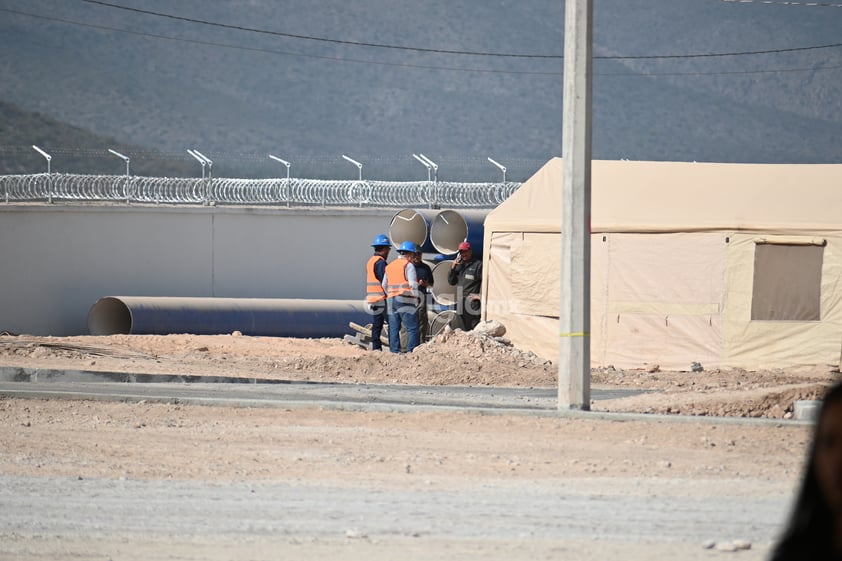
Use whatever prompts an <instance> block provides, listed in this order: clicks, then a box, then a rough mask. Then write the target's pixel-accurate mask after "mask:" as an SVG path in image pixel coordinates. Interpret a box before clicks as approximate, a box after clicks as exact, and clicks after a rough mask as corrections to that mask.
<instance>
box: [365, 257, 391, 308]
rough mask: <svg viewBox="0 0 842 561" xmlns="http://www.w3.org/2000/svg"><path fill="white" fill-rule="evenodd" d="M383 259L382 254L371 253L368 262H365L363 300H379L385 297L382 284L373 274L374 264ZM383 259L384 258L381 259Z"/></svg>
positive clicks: (372, 301) (371, 301)
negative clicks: (364, 292)
mask: <svg viewBox="0 0 842 561" xmlns="http://www.w3.org/2000/svg"><path fill="white" fill-rule="evenodd" d="M381 259H383V256H382V255H372V256H371V259H369V260H368V263H366V264H365V272H366V294H365V301H366V302H370V303H372V304H373V303H375V302H380V301H382V300H385V299H386V293H385V292H383V285H382V284H381V283H380V281H379V280H377V276H376V275H375V274H374V264H375V263H377V262H378V261H380V260H381ZM383 261H385V259H383Z"/></svg>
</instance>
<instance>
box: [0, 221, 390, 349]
mask: <svg viewBox="0 0 842 561" xmlns="http://www.w3.org/2000/svg"><path fill="white" fill-rule="evenodd" d="M394 214H395V211H394V210H383V209H378V210H373V209H359V210H344V209H322V208H319V209H275V208H231V207H157V206H99V205H97V206H93V205H91V206H70V205H57V204H54V205H47V204H43V205H18V204H11V205H2V204H0V331H4V330H5V331H11V332H13V333H21V334H24V333H28V334H32V335H55V336H65V335H84V334H87V314H88V310H89V309H90V307H91V306H92V305H93V304H94V303H95V302H96V301H97V300H98V299H99V298H102V297H104V296H217V297H230V298H329V299H355V298H360V299H362V298H363V297H364V294H365V276H364V263H365V261H366V260H367V259H368V257H369V255H370V254H371V247H370V244H371V240H372V239H373V238H374V236H375V235H377V234H381V233H384V234H387V233H388V227H389V221H390V220H391V218H392V216H393V215H394Z"/></svg>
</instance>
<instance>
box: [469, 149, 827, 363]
mask: <svg viewBox="0 0 842 561" xmlns="http://www.w3.org/2000/svg"><path fill="white" fill-rule="evenodd" d="M591 178H592V179H591V185H592V187H591V194H592V203H591V214H592V220H591V229H592V231H591V260H592V263H591V326H590V328H591V338H590V346H591V361H592V366H607V365H614V366H615V367H618V368H620V367H622V368H640V367H646V366H651V365H654V364H657V365H659V366H660V367H661V368H669V369H679V370H686V369H689V368H690V367H691V364H692V363H693V362H698V363H700V364H702V366H703V367H704V368H706V369H710V368H717V367H718V368H745V369H749V370H753V369H760V368H784V367H793V366H805V365H822V364H827V365H838V364H839V359H840V348H842V165H835V164H830V165H783V164H774V165H768V164H714V163H682V162H630V161H594V162H593V163H592V174H591ZM562 188H563V185H562V161H561V159H560V158H555V159H553V160H551V161H549V162H548V163H547V164H546V165H545V166H544V167H543V168H541V169H540V170H539V171H538V172H537V173H536V174H535V175H534V176H533V177H532V178H530V179H529V180H528V181H527V182H526V183H525V184H524V185H523V186H521V188H520V189H519V190H518V191H517V192H516V193H514V194H513V195H512V196H511V197H510V198H509V199H508V200H506V201H505V202H504V203H503V204H501V205H500V206H499V207H498V208H496V209H495V210H493V211H491V212H490V213H489V214H488V216H487V217H486V220H485V236H484V247H483V254H484V257H483V259H484V274H483V303H484V311H483V314H484V317H485V319H495V320H498V321H500V322H502V323H503V324H504V325H505V326H506V328H507V330H508V331H507V335H506V336H507V337H509V338H510V339H511V340H512V342H513V343H514V344H515V345H516V346H518V347H520V348H523V349H528V350H531V351H533V352H535V353H536V354H538V355H540V356H542V357H545V358H548V359H552V360H555V359H557V357H558V346H559V343H558V332H559V320H558V318H559V305H560V304H559V303H560V291H561V286H560V279H559V277H560V268H561V267H560V263H561V249H560V248H561V227H562V224H561V189H562Z"/></svg>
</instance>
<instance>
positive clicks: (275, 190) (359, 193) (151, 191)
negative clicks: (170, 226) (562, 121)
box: [0, 173, 521, 208]
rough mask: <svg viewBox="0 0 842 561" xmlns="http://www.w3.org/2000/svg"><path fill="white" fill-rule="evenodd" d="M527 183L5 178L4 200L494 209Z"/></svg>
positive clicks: (0, 182) (0, 191)
mask: <svg viewBox="0 0 842 561" xmlns="http://www.w3.org/2000/svg"><path fill="white" fill-rule="evenodd" d="M520 186H521V183H516V182H505V183H456V182H443V181H404V182H399V181H368V180H360V181H354V180H325V179H295V178H280V179H226V178H216V177H213V178H210V177H209V178H172V177H140V176H128V175H79V174H59V173H39V174H31V175H2V176H0V197H2V200H4V201H5V202H6V203H10V202H22V201H36V202H37V201H46V202H50V203H53V202H57V201H90V202H121V203H125V204H131V203H146V204H148V203H155V204H160V203H165V204H200V205H210V204H214V205H217V204H222V205H274V206H355V207H401V208H406V207H417V206H422V207H428V208H440V207H445V206H446V207H449V208H494V207H496V206H497V205H499V204H500V203H501V202H503V201H504V200H506V199H507V198H508V197H509V196H510V195H511V194H512V193H514V192H515V191H517V189H518V188H519V187H520Z"/></svg>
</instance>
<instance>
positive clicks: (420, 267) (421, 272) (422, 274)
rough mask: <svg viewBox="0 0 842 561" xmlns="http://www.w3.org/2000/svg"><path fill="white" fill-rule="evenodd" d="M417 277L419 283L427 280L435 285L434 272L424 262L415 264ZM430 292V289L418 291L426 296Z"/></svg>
mask: <svg viewBox="0 0 842 561" xmlns="http://www.w3.org/2000/svg"><path fill="white" fill-rule="evenodd" d="M415 276H416V277H418V280H419V281H422V280H425V281H427V282H429V283H430V284H433V270H432V269H431V268H430V266H429V265H427V264H426V263H424V262H423V261H422V262H420V263H416V264H415ZM429 290H430V289H429V288H428V287H424V286H419V287H418V291H419V292H421V293H423V294H426V293H427V292H429Z"/></svg>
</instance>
